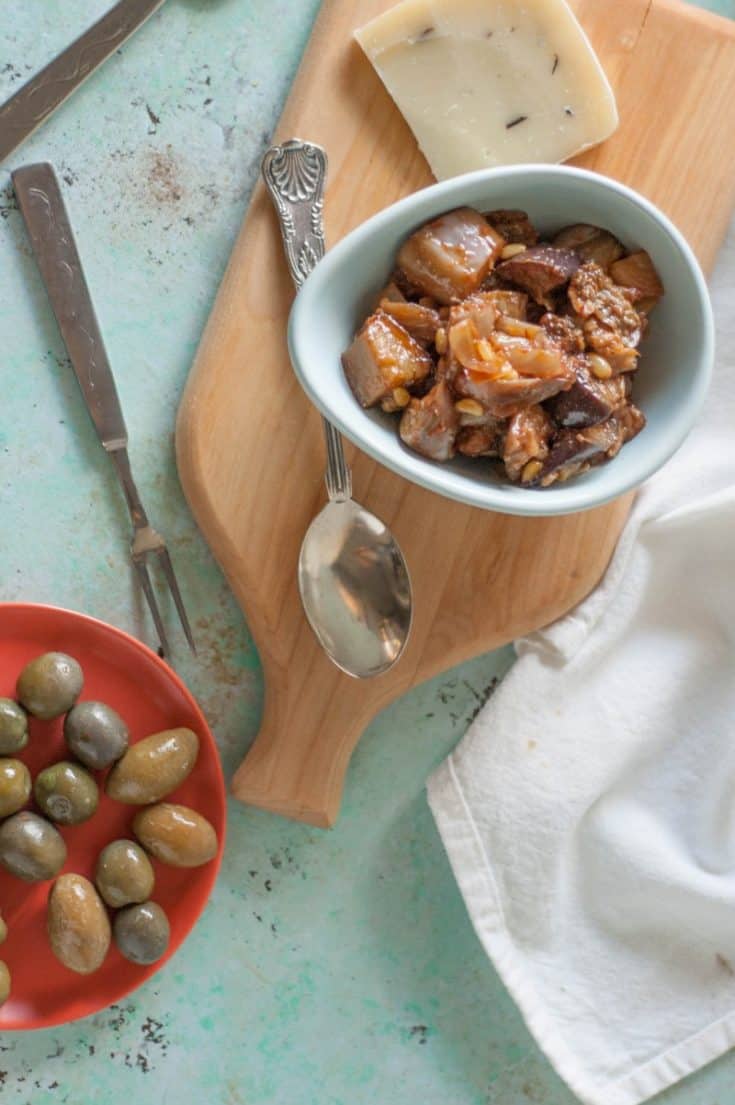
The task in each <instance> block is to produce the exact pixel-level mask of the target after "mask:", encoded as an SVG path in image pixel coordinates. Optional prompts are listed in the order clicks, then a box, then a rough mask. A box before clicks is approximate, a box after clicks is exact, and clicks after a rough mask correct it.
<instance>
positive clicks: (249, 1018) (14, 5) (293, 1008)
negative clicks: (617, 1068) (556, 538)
mask: <svg viewBox="0 0 735 1105" xmlns="http://www.w3.org/2000/svg"><path fill="white" fill-rule="evenodd" d="M601 2H602V0H601ZM106 6H107V4H106V3H105V0H2V4H1V5H0V11H1V12H2V22H1V25H0V97H2V98H3V99H4V98H5V97H6V96H7V94H9V93H10V92H11V91H12V90H14V89H15V88H16V87H17V86H18V84H19V83H20V82H21V81H22V80H23V79H25V77H26V76H27V75H28V73H30V72H31V71H32V70H33V69H35V68H37V67H38V66H39V65H40V64H42V63H43V62H45V61H46V60H47V59H48V58H49V57H50V56H51V55H52V54H54V53H55V52H56V51H57V50H58V49H59V48H61V47H62V46H63V45H64V44H65V43H66V42H67V41H69V40H70V39H71V38H72V37H74V35H76V34H77V33H78V32H79V31H80V30H81V29H82V27H84V26H85V25H86V24H87V23H88V22H90V21H91V20H92V19H93V18H96V17H97V16H98V15H99V14H100V13H101V12H102V11H103V10H104V9H105V7H106ZM709 6H710V7H712V8H713V9H714V10H718V11H720V12H722V13H724V14H728V15H730V16H733V17H735V0H718V2H714V0H713V2H711V3H710V4H709ZM317 7H318V0H170V2H169V3H168V4H166V5H165V6H164V8H163V9H162V11H161V12H159V14H158V15H156V16H154V18H153V19H152V20H151V22H150V23H149V24H148V25H147V27H146V28H144V30H143V31H142V32H141V33H139V34H138V35H137V36H136V37H135V38H134V39H133V40H131V42H130V43H128V44H127V45H126V46H125V48H124V49H123V50H122V51H119V52H118V56H116V57H114V58H112V59H111V60H110V61H109V62H108V64H107V65H106V66H105V67H104V69H102V70H101V71H100V72H99V73H98V74H96V75H95V76H94V77H93V78H92V79H91V80H90V81H89V82H88V84H87V85H86V86H85V87H84V88H82V89H81V90H80V91H79V92H77V94H76V95H75V96H74V98H73V99H72V100H71V101H70V102H69V103H68V104H67V105H65V107H64V108H63V109H62V110H61V111H60V112H58V113H57V114H56V116H55V117H54V118H53V119H52V120H51V122H50V123H48V124H47V125H46V126H45V127H44V128H43V130H42V131H41V132H39V133H38V134H37V135H36V136H35V137H34V138H33V139H32V140H31V141H29V142H28V143H27V144H26V145H25V146H24V147H23V148H22V149H21V150H19V151H17V152H16V154H15V155H14V157H13V159H12V161H10V162H8V163H7V164H6V165H4V166H3V170H2V171H1V172H0V216H1V217H2V219H1V221H0V276H1V278H2V306H1V307H0V347H1V348H2V351H3V354H2V359H1V360H0V387H1V389H2V391H1V394H2V406H1V407H0V519H1V520H2V538H1V539H0V599H5V600H7V599H24V600H34V601H38V602H51V603H56V604H59V605H65V606H71V607H75V608H77V609H80V610H84V611H86V612H88V613H90V614H94V615H96V616H98V617H101V618H104V619H106V620H109V621H112V622H115V623H117V624H118V625H120V626H122V627H123V628H125V629H128V630H132V631H133V632H136V633H138V634H139V635H141V636H143V637H144V638H146V639H148V640H149V641H153V638H152V634H151V629H150V626H149V624H148V623H147V620H146V615H145V612H144V610H143V608H142V605H141V601H140V597H139V595H138V594H137V593H136V591H135V587H134V585H133V580H132V577H131V574H130V570H129V567H128V562H127V555H126V547H127V524H126V517H125V512H124V507H123V504H122V502H121V500H120V498H119V495H118V492H117V489H116V487H115V485H114V483H113V477H112V474H111V472H110V471H109V469H108V467H107V466H106V463H105V458H104V456H103V455H102V454H101V452H100V450H99V447H98V445H97V441H96V439H95V437H94V434H93V431H92V428H91V425H90V423H89V421H88V418H87V415H86V412H85V410H84V408H83V406H82V402H81V399H80V397H79V395H78V392H77V385H76V381H75V380H74V377H73V375H72V372H71V369H70V367H69V364H68V363H67V361H66V359H65V356H64V350H63V347H62V345H61V342H60V339H59V336H58V333H57V331H56V328H55V325H54V322H53V319H52V316H51V313H50V311H49V308H48V306H47V303H46V301H45V297H44V292H43V289H42V288H41V286H40V283H39V278H38V275H37V272H36V269H35V267H34V264H33V261H32V259H31V257H30V255H29V250H28V246H27V243H26V241H25V237H24V232H23V228H22V226H21V220H20V216H19V215H18V213H17V210H16V207H15V202H14V199H13V196H12V192H11V189H10V186H9V175H8V172H7V170H8V169H9V168H12V167H14V166H16V165H19V164H22V163H23V162H24V161H31V160H38V159H48V160H51V161H53V162H54V163H55V165H56V166H57V169H58V171H59V173H60V175H61V177H62V178H63V181H64V187H65V193H66V197H67V202H68V204H69V208H70V211H71V214H72V217H73V221H74V223H75V227H76V231H77V236H78V241H79V246H80V249H81V252H82V256H83V258H84V261H85V264H86V267H87V270H88V276H89V281H90V284H91V287H92V290H93V294H94V298H95V301H96V304H97V309H98V313H99V315H100V318H101V321H102V324H103V329H104V332H105V335H106V338H107V342H108V345H109V350H110V354H111V359H112V363H113V366H114V368H115V371H116V373H117V377H118V385H119V390H120V394H121V397H122V401H123V405H124V408H125V410H126V412H127V414H128V420H129V422H130V425H131V429H132V443H131V455H132V459H133V462H134V465H135V467H136V469H137V471H138V472H139V474H140V480H139V482H140V484H141V492H142V493H143V498H144V501H145V502H146V503H147V504H150V506H149V509H150V511H151V514H152V516H153V517H154V518H155V519H156V520H157V522H159V523H160V526H161V528H162V529H163V531H164V533H165V534H166V535H167V537H168V538H169V541H170V544H171V548H172V552H173V555H174V557H175V560H176V565H177V571H178V573H179V576H180V579H181V583H182V587H183V590H184V593H185V597H186V602H187V606H188V608H189V610H190V612H191V615H192V618H193V622H194V625H195V631H196V635H197V640H198V642H199V645H200V650H201V655H200V657H199V659H198V660H197V661H195V660H193V659H192V658H190V657H189V656H188V655H187V653H186V651H185V649H184V648H180V649H179V652H178V654H177V656H176V657H175V661H176V666H177V667H178V669H179V670H180V671H181V672H182V674H183V676H184V677H185V679H186V680H187V681H188V683H189V685H190V687H191V688H192V690H193V691H194V693H195V694H197V695H198V697H199V699H200V701H201V703H202V706H203V708H204V710H205V712H206V713H207V715H208V717H209V719H210V722H211V724H212V726H213V728H214V731H215V734H216V736H217V739H218V742H219V746H220V749H221V751H222V757H223V761H224V765H225V770H226V771H227V772H230V771H231V770H232V769H233V768H234V766H235V765H236V763H238V762H239V760H240V759H241V758H242V755H243V753H244V752H245V749H246V747H247V744H248V742H249V740H250V739H251V738H252V735H253V734H254V732H255V729H256V727H257V722H258V715H259V710H260V701H261V690H262V686H261V679H260V673H259V666H258V658H257V655H256V653H255V650H254V648H253V645H252V643H251V640H250V638H249V636H248V632H247V627H246V625H245V623H244V621H243V619H242V617H241V615H240V612H239V610H238V609H237V607H236V605H235V603H234V601H233V599H232V597H231V595H230V593H229V591H228V589H227V586H226V585H225V583H224V581H223V579H222V577H221V576H220V574H219V572H218V569H217V567H216V566H215V564H214V563H213V562H212V559H211V557H210V556H209V553H208V551H207V549H206V547H205V545H204V542H203V541H202V539H201V537H200V536H199V534H198V533H197V530H196V528H195V526H194V523H193V521H192V519H191V517H190V515H189V513H188V511H187V509H186V506H185V504H184V501H183V499H182V496H181V491H180V489H179V485H178V482H177V478H176V472H175V468H174V460H173V444H172V432H173V421H174V413H175V408H176V404H177V402H178V397H179V395H180V392H181V389H182V386H183V383H184V380H185V378H186V374H187V372H188V369H189V366H190V364H191V361H192V357H193V354H194V350H195V347H196V344H197V340H198V337H199V334H200V332H201V329H202V326H203V324H204V321H205V319H206V317H207V313H208V310H209V306H210V304H211V301H212V298H213V296H214V294H215V291H216V288H217V284H218V281H219V279H220V276H221V274H222V271H223V268H224V265H225V263H226V260H227V256H228V253H229V250H230V246H231V243H232V240H233V237H234V234H235V232H236V230H237V227H238V225H239V223H240V220H241V217H242V214H243V210H244V207H245V205H246V203H247V199H248V195H249V192H250V189H251V186H252V184H253V181H254V179H255V176H256V173H257V168H258V162H259V158H260V155H261V153H262V150H263V148H264V146H265V144H266V142H267V139H268V137H269V135H270V132H271V129H272V127H273V124H274V122H275V120H276V118H277V116H278V113H279V110H280V105H281V103H282V100H283V98H284V96H285V94H286V91H287V88H288V84H289V81H290V79H291V77H292V74H293V72H294V70H295V68H296V65H297V63H298V59H299V56H300V53H301V50H302V48H303V45H304V42H305V40H306V36H307V34H308V31H309V28H310V25H311V22H312V19H313V17H314V15H315V13H316V10H317ZM510 662H511V656H510V652H509V650H504V651H502V652H500V653H495V654H493V655H491V656H486V657H484V658H481V659H478V660H476V661H475V662H473V663H471V664H468V665H465V666H464V667H463V668H462V669H461V670H458V671H457V672H455V673H453V674H451V675H447V676H446V677H444V678H441V679H439V680H436V681H434V682H433V683H430V684H428V685H426V686H425V687H422V688H421V689H419V690H418V691H415V692H414V693H412V694H411V695H410V696H408V697H407V698H405V699H404V700H402V701H401V702H398V703H396V704H395V705H394V706H392V707H391V708H390V709H389V710H388V711H386V712H385V713H384V714H383V715H382V716H381V717H380V718H379V719H378V720H377V722H376V723H375V724H374V725H373V726H372V728H371V729H370V731H369V732H368V733H367V735H366V736H365V737H364V739H363V741H362V743H361V745H360V747H359V748H358V751H357V753H356V755H355V758H354V761H353V763H352V766H351V768H350V774H349V779H348V785H347V790H346V795H345V800H344V805H343V812H342V816H341V819H340V821H339V824H338V826H337V828H336V829H335V830H334V831H333V832H331V833H328V834H327V833H323V832H320V831H318V830H313V829H309V828H306V827H304V826H301V825H295V824H291V823H288V822H286V821H282V820H280V819H278V818H276V817H273V816H270V815H268V814H264V813H261V812H258V811H255V810H250V809H245V808H243V807H242V806H240V805H238V804H236V803H234V802H233V803H231V805H230V811H229V812H230V823H229V824H230V828H229V842H228V847H227V853H226V857H225V862H224V866H223V870H222V874H221V877H220V880H219V882H218V885H217V888H216V891H215V894H214V896H213V899H212V901H211V903H210V905H209V907H208V908H207V910H206V912H205V914H204V916H203V918H202V920H201V921H200V923H199V925H198V926H197V928H196V930H195V931H194V933H193V935H192V936H191V937H190V939H189V940H188V941H187V943H186V944H185V945H184V947H183V948H182V949H181V950H180V952H179V953H178V954H177V955H176V956H175V958H174V959H173V960H172V962H171V963H170V964H169V965H168V966H167V967H166V968H165V970H163V971H162V972H161V973H160V974H159V975H158V976H157V977H156V978H154V979H153V980H151V982H149V983H148V984H147V985H146V986H144V987H143V988H142V989H140V990H139V991H138V992H137V993H135V994H134V995H132V997H131V998H130V999H129V1000H127V1001H125V1002H123V1003H121V1004H120V1005H118V1006H113V1007H112V1008H111V1009H109V1010H107V1011H106V1012H104V1013H102V1014H100V1015H98V1016H96V1017H93V1018H90V1019H88V1020H86V1021H81V1022H78V1023H76V1024H72V1025H68V1026H67V1027H65V1028H62V1029H54V1030H49V1031H44V1032H38V1033H35V1034H29V1035H12V1034H6V1035H5V1036H3V1037H2V1038H0V1098H1V1099H2V1101H7V1102H9V1103H14V1105H15V1103H18V1102H23V1103H31V1102H32V1103H33V1105H56V1103H60V1102H67V1101H68V1102H74V1103H75V1105H77V1103H81V1102H84V1103H86V1102H93V1101H103V1100H104V1101H106V1102H109V1103H111V1105H117V1103H122V1102H124V1101H129V1100H130V1101H136V1102H137V1103H139V1105H148V1103H154V1102H156V1103H158V1102H175V1103H177V1105H179V1103H181V1105H189V1103H194V1102H196V1103H199V1102H206V1103H207V1105H266V1103H269V1102H277V1103H279V1105H281V1103H286V1102H288V1103H289V1105H368V1103H369V1105H402V1103H404V1102H405V1103H406V1105H408V1103H409V1102H410V1103H412V1105H413V1103H415V1102H421V1103H422V1105H528V1103H534V1105H573V1102H574V1098H573V1097H572V1096H571V1094H570V1093H569V1092H568V1091H567V1090H566V1088H565V1087H564V1086H563V1085H562V1084H561V1083H560V1082H559V1080H558V1079H557V1078H556V1077H555V1075H554V1074H553V1072H552V1071H551V1069H550V1068H549V1066H548V1064H547V1063H546V1061H545V1059H544V1058H543V1056H541V1055H540V1054H539V1052H538V1050H537V1049H536V1047H535V1046H534V1044H533V1042H532V1040H531V1039H530V1037H529V1035H528V1033H527V1031H526V1029H525V1027H524V1025H523V1023H522V1021H521V1019H520V1016H519V1014H518V1012H517V1010H516V1008H515V1006H514V1005H513V1003H512V1001H511V1000H510V998H509V997H508V996H507V994H506V993H505V991H504V989H503V987H502V985H501V983H500V981H499V980H498V978H497V977H496V975H495V973H494V971H493V969H492V967H491V966H490V965H489V963H488V962H487V960H486V959H485V957H484V955H483V953H482V952H481V950H480V947H479V944H478V943H477V941H476V939H475V936H474V934H473V932H472V929H471V927H470V924H469V922H468V920H467V918H466V916H465V912H464V907H463V904H462V901H461V898H460V896H459V893H458V891H457V889H456V887H455V885H454V882H453V880H452V877H451V874H450V871H449V867H448V864H447V862H446V859H445V857H444V854H443V851H442V847H441V843H440V841H439V838H438V836H437V834H436V831H435V829H434V825H433V822H432V819H431V817H430V814H429V812H428V808H427V805H426V801H425V798H424V793H423V784H424V780H425V778H426V775H427V774H428V772H429V771H430V769H431V768H432V767H433V766H434V765H435V764H437V763H438V762H439V761H440V760H441V759H442V758H443V757H444V756H445V754H446V753H447V752H448V751H449V749H450V748H451V747H452V745H453V744H454V743H455V742H456V740H457V739H458V737H459V736H460V735H461V734H462V733H463V732H464V730H465V728H466V727H467V724H468V723H469V721H470V719H471V718H472V716H473V715H474V714H475V713H476V711H477V710H478V709H479V707H480V705H481V704H482V703H483V702H484V701H485V699H486V698H487V697H488V695H489V694H490V693H491V691H492V688H493V686H494V684H495V682H496V681H497V679H498V678H499V677H501V676H502V674H503V673H504V672H505V671H506V670H507V667H508V666H509V664H510ZM662 1100H663V1099H662ZM665 1100H666V1102H667V1105H733V1103H734V1102H735V1054H733V1055H731V1056H729V1057H726V1058H725V1059H723V1060H721V1061H720V1062H718V1063H716V1064H714V1065H712V1066H711V1067H709V1068H708V1069H707V1070H705V1071H704V1072H703V1073H701V1074H700V1075H698V1076H697V1077H695V1078H693V1079H690V1080H689V1081H688V1082H687V1083H685V1084H683V1085H681V1086H679V1087H678V1088H676V1089H675V1090H673V1091H672V1092H670V1093H668V1094H667V1095H665Z"/></svg>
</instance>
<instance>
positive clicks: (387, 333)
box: [342, 311, 433, 407]
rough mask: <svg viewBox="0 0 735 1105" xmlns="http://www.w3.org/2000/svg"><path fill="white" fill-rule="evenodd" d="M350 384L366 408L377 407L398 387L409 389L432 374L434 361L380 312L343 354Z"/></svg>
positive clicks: (366, 324)
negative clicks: (377, 404)
mask: <svg viewBox="0 0 735 1105" xmlns="http://www.w3.org/2000/svg"><path fill="white" fill-rule="evenodd" d="M342 366H343V368H344V372H345V376H346V377H347V382H348V383H349V385H350V387H351V388H352V391H353V393H354V395H355V398H356V399H357V401H358V402H359V403H360V404H361V406H363V407H374V406H375V404H376V403H379V402H380V401H381V400H382V399H385V398H387V397H388V396H389V395H390V394H391V392H393V391H394V390H395V389H396V388H408V387H411V385H412V384H416V383H418V382H419V381H420V380H423V379H424V378H425V377H426V376H428V375H429V373H430V372H431V370H432V368H433V361H432V359H431V357H430V356H429V354H428V353H427V352H426V350H425V349H423V348H422V347H421V346H420V345H419V343H418V342H417V341H415V340H414V338H412V337H411V335H410V334H408V333H407V332H406V331H405V330H404V329H403V327H402V326H399V324H398V323H397V322H396V321H395V320H394V319H392V318H391V317H390V315H387V314H385V313H384V312H383V311H378V312H376V313H375V314H374V315H370V317H369V318H368V319H367V321H366V322H365V324H364V325H363V327H362V329H361V330H360V332H359V333H358V335H357V337H356V338H355V340H354V341H353V343H352V345H351V346H350V348H349V349H348V350H347V352H346V353H343V355H342Z"/></svg>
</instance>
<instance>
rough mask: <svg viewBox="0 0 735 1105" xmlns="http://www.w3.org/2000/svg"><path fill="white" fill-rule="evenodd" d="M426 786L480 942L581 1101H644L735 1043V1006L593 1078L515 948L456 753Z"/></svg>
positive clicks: (608, 1104)
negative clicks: (624, 1070)
mask: <svg viewBox="0 0 735 1105" xmlns="http://www.w3.org/2000/svg"><path fill="white" fill-rule="evenodd" d="M426 790H427V798H428V803H429V808H430V809H431V812H432V815H433V817H434V820H435V822H436V826H437V829H438V832H439V836H440V837H441V840H442V843H443V845H444V849H445V851H446V853H447V858H448V859H449V863H450V866H451V868H452V872H453V874H454V877H455V879H456V881H457V884H458V886H459V888H460V891H461V893H462V896H463V898H464V901H465V904H466V906H467V912H468V914H469V917H470V921H471V923H472V925H473V927H474V929H475V932H476V933H477V937H478V939H479V941H480V943H481V945H482V946H483V948H484V950H485V952H486V954H487V955H488V957H489V958H490V960H491V962H492V964H493V966H494V968H495V970H496V971H497V973H498V975H499V977H500V979H501V981H502V982H503V985H504V986H505V988H506V989H507V990H508V992H509V994H510V996H511V997H512V998H513V1000H514V1001H515V1003H516V1005H517V1006H518V1009H519V1010H520V1013H521V1016H522V1017H523V1020H524V1021H525V1023H526V1026H527V1027H528V1030H529V1032H530V1033H531V1035H532V1036H533V1037H534V1040H535V1042H536V1043H537V1045H538V1046H539V1048H540V1049H541V1051H542V1052H543V1053H544V1054H545V1055H546V1057H547V1059H548V1060H549V1062H550V1063H551V1065H552V1066H553V1067H554V1068H555V1070H556V1071H557V1073H558V1074H559V1075H560V1077H561V1078H562V1079H563V1080H564V1081H565V1082H566V1083H567V1085H568V1086H569V1088H570V1089H571V1090H572V1092H573V1093H574V1094H575V1095H576V1096H577V1097H578V1098H579V1099H580V1101H582V1102H584V1105H641V1103H642V1102H644V1101H647V1100H648V1099H649V1098H651V1097H653V1096H654V1095H655V1094H658V1093H661V1092H662V1091H663V1090H665V1089H668V1088H669V1087H671V1086H673V1085H675V1084H676V1083H677V1082H680V1081H681V1079H682V1078H685V1077H686V1076H687V1075H689V1074H692V1073H694V1072H695V1071H696V1070H699V1069H700V1068H701V1067H703V1066H705V1065H706V1064H707V1063H710V1062H712V1060H713V1059H717V1058H719V1057H720V1056H721V1055H723V1054H724V1053H725V1052H726V1051H729V1050H730V1048H732V1047H733V1046H735V1011H733V1012H731V1013H729V1014H727V1015H726V1016H724V1017H722V1018H720V1019H718V1020H717V1021H713V1022H711V1023H710V1024H708V1025H706V1026H705V1027H704V1028H702V1029H700V1030H698V1031H697V1032H696V1033H694V1034H693V1035H691V1036H688V1037H686V1038H685V1039H684V1040H681V1041H679V1042H678V1043H676V1044H675V1045H673V1046H672V1047H670V1048H668V1049H667V1050H666V1051H664V1052H661V1053H660V1054H659V1055H655V1056H653V1057H652V1058H651V1059H649V1060H647V1061H646V1062H645V1063H643V1064H641V1065H640V1066H638V1067H636V1068H634V1069H633V1070H631V1071H630V1072H629V1073H628V1074H625V1075H623V1077H622V1078H620V1079H616V1080H613V1081H610V1082H606V1083H594V1082H591V1081H590V1079H589V1077H588V1075H587V1074H586V1073H585V1072H584V1071H583V1070H581V1069H580V1067H579V1064H578V1062H577V1060H576V1058H575V1056H574V1053H573V1052H572V1051H571V1049H570V1048H569V1047H568V1045H567V1044H566V1042H565V1041H564V1039H563V1038H562V1037H561V1035H560V1034H559V1032H558V1031H557V1029H556V1028H554V1026H553V1025H552V1023H551V1021H550V1020H549V1017H548V1014H547V1013H546V1010H545V1009H544V1006H543V1003H542V1001H541V999H540V997H539V995H538V993H537V991H536V989H535V987H534V985H533V983H532V981H531V979H530V978H529V976H528V973H527V971H526V970H525V968H524V966H523V964H522V962H521V960H520V957H519V956H518V954H517V952H516V949H515V948H514V946H513V942H512V940H511V938H510V934H509V932H508V929H507V927H506V924H505V919H504V916H503V909H502V903H501V901H500V897H499V894H498V891H497V886H496V883H495V878H494V876H493V872H492V868H491V865H490V863H489V861H488V858H487V855H486V853H485V849H484V847H483V845H482V838H481V835H480V832H479V830H478V828H477V825H476V823H475V820H474V817H473V816H472V811H471V809H470V806H469V803H468V801H467V799H466V796H465V794H464V791H463V788H462V784H461V782H460V780H459V778H458V776H457V772H456V770H455V767H454V762H453V757H452V756H451V755H450V756H449V757H448V758H447V759H446V760H445V761H444V763H443V764H441V765H440V766H439V767H438V768H437V769H436V770H435V771H434V772H433V774H432V775H431V776H430V777H429V779H428V782H427V786H426Z"/></svg>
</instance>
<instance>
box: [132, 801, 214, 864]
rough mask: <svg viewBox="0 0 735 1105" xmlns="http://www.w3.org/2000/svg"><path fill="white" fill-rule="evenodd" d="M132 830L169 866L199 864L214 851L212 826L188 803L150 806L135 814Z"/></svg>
mask: <svg viewBox="0 0 735 1105" xmlns="http://www.w3.org/2000/svg"><path fill="white" fill-rule="evenodd" d="M133 832H134V833H135V835H136V836H137V838H138V840H139V841H140V843H141V844H142V845H143V847H144V848H145V850H146V851H147V852H150V853H151V855H152V856H155V858H156V859H160V861H161V862H162V863H169V864H170V865H171V866H172V867H199V866H201V864H203V863H209V861H210V860H211V859H214V857H215V856H216V855H217V834H216V833H215V831H214V829H213V828H212V826H211V825H210V824H209V822H208V821H207V819H206V818H205V817H202V815H201V814H199V813H197V812H196V810H190V809H189V808H188V807H187V806H176V805H173V804H171V803H169V802H160V803H159V804H158V805H157V806H149V807H148V808H147V809H145V810H141V811H140V812H139V813H137V814H136V815H135V817H134V819H133Z"/></svg>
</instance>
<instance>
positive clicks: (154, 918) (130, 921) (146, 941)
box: [112, 902, 171, 966]
mask: <svg viewBox="0 0 735 1105" xmlns="http://www.w3.org/2000/svg"><path fill="white" fill-rule="evenodd" d="M112 935H113V936H114V938H115V943H116V944H117V946H118V949H119V951H120V954H121V955H124V956H125V958H126V959H129V960H130V962H131V963H138V964H139V965H140V966H147V965H148V964H149V963H155V962H156V960H158V959H160V958H161V956H162V955H163V953H164V952H165V951H166V948H167V947H168V942H169V939H170V937H171V926H170V925H169V923H168V917H167V916H166V914H165V913H164V912H163V910H162V909H161V907H160V905H156V903H155V902H143V903H142V904H141V905H131V906H128V908H127V909H121V910H120V912H119V913H118V914H117V915H116V917H115V920H114V921H113V922H112Z"/></svg>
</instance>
